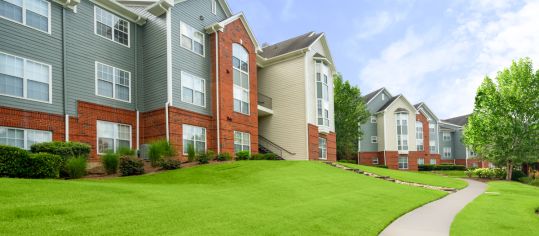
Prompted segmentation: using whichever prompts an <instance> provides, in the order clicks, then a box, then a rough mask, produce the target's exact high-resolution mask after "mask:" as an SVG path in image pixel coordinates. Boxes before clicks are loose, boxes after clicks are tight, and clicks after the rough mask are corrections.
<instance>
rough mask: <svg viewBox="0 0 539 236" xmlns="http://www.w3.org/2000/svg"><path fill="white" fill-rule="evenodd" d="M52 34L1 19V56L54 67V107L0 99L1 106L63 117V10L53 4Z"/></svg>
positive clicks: (32, 102)
mask: <svg viewBox="0 0 539 236" xmlns="http://www.w3.org/2000/svg"><path fill="white" fill-rule="evenodd" d="M50 6H51V18H50V27H51V34H48V33H45V32H42V31H39V30H36V29H33V28H30V27H27V26H25V25H22V24H19V23H15V22H13V21H9V20H7V19H4V18H0V52H3V53H7V54H11V55H14V56H18V57H24V58H27V59H31V60H34V61H38V62H41V63H45V64H48V65H50V66H51V69H52V76H51V78H52V83H51V85H52V93H51V94H50V96H52V104H51V103H45V102H36V101H31V100H26V99H22V98H15V97H8V96H3V95H0V104H1V106H5V107H12V108H19V109H24V110H31V111H39V112H47V113H52V114H64V113H63V97H62V91H63V83H62V81H63V78H62V71H63V64H62V7H61V6H60V5H58V4H56V3H54V2H52V1H51V2H50Z"/></svg>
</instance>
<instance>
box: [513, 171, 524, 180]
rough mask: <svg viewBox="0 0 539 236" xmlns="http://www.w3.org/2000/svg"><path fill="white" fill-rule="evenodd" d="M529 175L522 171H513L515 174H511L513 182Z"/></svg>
mask: <svg viewBox="0 0 539 236" xmlns="http://www.w3.org/2000/svg"><path fill="white" fill-rule="evenodd" d="M526 176H527V175H526V174H524V172H523V171H521V170H513V173H512V174H511V180H513V181H517V180H519V179H520V178H522V177H526Z"/></svg>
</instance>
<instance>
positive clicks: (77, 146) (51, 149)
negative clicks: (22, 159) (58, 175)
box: [30, 142, 92, 159]
mask: <svg viewBox="0 0 539 236" xmlns="http://www.w3.org/2000/svg"><path fill="white" fill-rule="evenodd" d="M30 150H31V151H32V152H33V153H40V152H46V153H51V154H55V155H59V156H61V157H63V158H64V159H67V158H70V157H88V156H89V155H90V151H91V150H92V147H91V146H90V145H88V144H85V143H78V142H67V143H66V142H46V143H36V144H34V145H32V147H30Z"/></svg>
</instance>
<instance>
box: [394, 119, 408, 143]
mask: <svg viewBox="0 0 539 236" xmlns="http://www.w3.org/2000/svg"><path fill="white" fill-rule="evenodd" d="M395 117H396V119H397V150H399V151H408V114H407V113H397V114H395Z"/></svg>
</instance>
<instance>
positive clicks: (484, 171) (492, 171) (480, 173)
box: [473, 168, 506, 179]
mask: <svg viewBox="0 0 539 236" xmlns="http://www.w3.org/2000/svg"><path fill="white" fill-rule="evenodd" d="M473 173H474V175H476V176H477V177H479V178H482V179H503V178H504V177H505V175H506V173H505V170H503V169H501V168H478V169H475V170H474V171H473Z"/></svg>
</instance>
